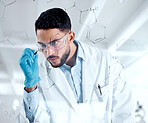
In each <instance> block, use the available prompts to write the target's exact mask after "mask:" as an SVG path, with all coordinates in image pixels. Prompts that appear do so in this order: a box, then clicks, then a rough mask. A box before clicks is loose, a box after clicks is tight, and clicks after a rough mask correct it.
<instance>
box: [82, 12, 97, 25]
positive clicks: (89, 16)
mask: <svg viewBox="0 0 148 123" xmlns="http://www.w3.org/2000/svg"><path fill="white" fill-rule="evenodd" d="M96 22H97V18H96V15H95V13H94V11H90V10H85V11H82V12H81V13H80V24H84V25H86V26H89V25H92V24H94V23H96Z"/></svg>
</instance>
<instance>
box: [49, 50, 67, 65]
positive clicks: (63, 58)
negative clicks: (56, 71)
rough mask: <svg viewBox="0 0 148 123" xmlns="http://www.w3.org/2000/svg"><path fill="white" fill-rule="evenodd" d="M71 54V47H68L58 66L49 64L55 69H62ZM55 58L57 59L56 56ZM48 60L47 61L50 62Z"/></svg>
mask: <svg viewBox="0 0 148 123" xmlns="http://www.w3.org/2000/svg"><path fill="white" fill-rule="evenodd" d="M69 54H70V47H68V49H67V50H66V52H65V53H64V54H63V56H62V57H61V62H60V63H59V64H58V65H56V66H54V65H53V64H52V63H51V62H49V63H50V64H51V66H52V67H54V68H57V67H61V66H62V65H63V64H64V63H65V62H66V60H67V58H68V56H69ZM50 57H52V56H49V57H48V58H50ZM53 57H54V56H53ZM55 57H56V56H55ZM48 58H47V60H48Z"/></svg>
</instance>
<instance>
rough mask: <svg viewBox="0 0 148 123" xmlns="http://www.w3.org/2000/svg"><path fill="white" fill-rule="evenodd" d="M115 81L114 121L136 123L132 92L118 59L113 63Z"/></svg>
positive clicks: (117, 122) (114, 122)
mask: <svg viewBox="0 0 148 123" xmlns="http://www.w3.org/2000/svg"><path fill="white" fill-rule="evenodd" d="M111 69H112V70H111V72H112V73H113V74H112V76H115V79H114V81H113V100H112V101H113V102H112V123H135V112H134V103H133V98H132V93H131V90H130V88H129V85H128V83H127V82H126V80H125V76H124V72H123V66H122V65H121V64H120V62H119V61H118V60H116V61H114V63H113V64H112V65H111Z"/></svg>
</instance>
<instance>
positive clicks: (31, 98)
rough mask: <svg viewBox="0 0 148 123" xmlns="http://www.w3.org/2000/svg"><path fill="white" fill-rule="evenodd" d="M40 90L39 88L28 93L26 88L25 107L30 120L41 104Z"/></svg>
mask: <svg viewBox="0 0 148 123" xmlns="http://www.w3.org/2000/svg"><path fill="white" fill-rule="evenodd" d="M39 100H40V98H39V91H38V88H37V89H35V90H34V91H32V92H30V93H28V92H26V91H25V89H24V99H23V101H24V109H25V112H26V117H27V118H28V119H29V121H33V120H34V117H35V114H36V111H37V108H38V106H39Z"/></svg>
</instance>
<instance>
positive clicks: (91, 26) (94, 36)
mask: <svg viewBox="0 0 148 123" xmlns="http://www.w3.org/2000/svg"><path fill="white" fill-rule="evenodd" d="M98 8H99V7H98V6H96V7H93V8H92V7H90V8H88V9H86V10H81V9H80V8H79V7H77V5H76V2H74V4H73V5H72V6H71V7H68V8H66V9H65V11H67V12H68V13H70V12H71V11H72V9H74V11H75V13H73V14H74V17H76V16H77V15H78V14H79V16H77V17H79V18H77V19H79V21H78V23H79V24H81V25H84V26H85V27H86V29H87V33H86V39H88V40H89V41H91V42H92V43H93V44H96V43H98V42H101V41H103V40H104V39H106V27H105V26H104V25H102V24H101V23H99V22H98V21H97V15H96V13H95V12H96V11H98ZM76 14H77V15H76ZM88 15H89V16H90V18H89V19H86V18H87V16H88ZM86 20H87V21H86Z"/></svg>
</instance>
